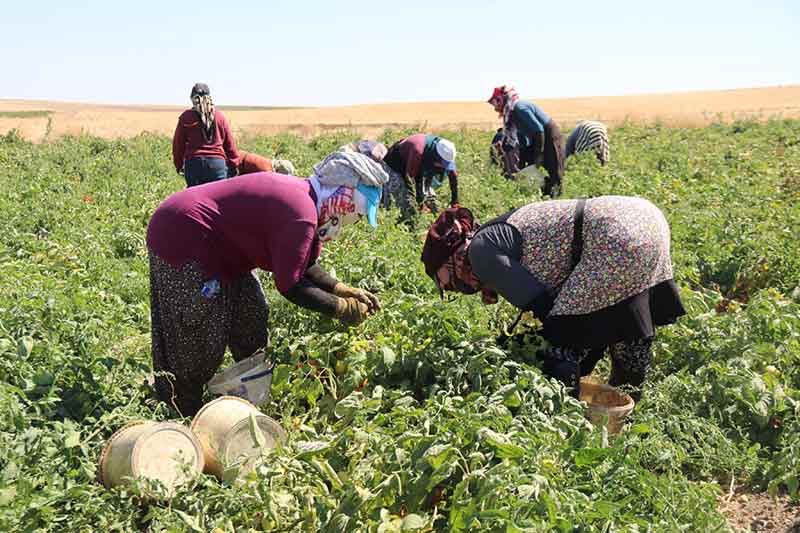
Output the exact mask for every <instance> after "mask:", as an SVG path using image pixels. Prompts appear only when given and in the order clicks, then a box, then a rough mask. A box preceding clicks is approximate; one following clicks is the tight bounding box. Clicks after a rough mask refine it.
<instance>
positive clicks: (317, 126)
mask: <svg viewBox="0 0 800 533" xmlns="http://www.w3.org/2000/svg"><path fill="white" fill-rule="evenodd" d="M522 96H523V98H526V97H528V95H522ZM532 99H534V100H535V101H536V102H537V103H538V104H539V105H541V106H542V107H543V108H544V110H545V111H546V112H547V113H549V114H550V115H551V116H552V117H553V118H554V119H555V120H556V121H557V122H558V123H559V124H560V125H561V126H562V128H564V129H570V128H571V127H572V125H573V124H574V123H575V122H577V121H578V120H581V119H596V120H601V121H603V122H606V123H607V124H610V125H614V124H619V123H621V122H624V121H626V120H630V121H636V122H654V121H661V122H662V123H664V124H669V125H681V126H687V125H688V126H691V125H698V126H699V125H704V124H708V123H710V122H714V121H724V122H730V121H733V120H737V119H744V118H758V119H769V118H773V117H775V118H800V85H789V86H779V87H769V88H756V89H734V90H725V91H697V92H685V93H664V94H647V95H630V96H598V97H586V98H563V99H539V98H532ZM226 103H227V104H234V102H218V104H219V105H220V108H221V109H223V110H224V111H225V114H226V116H227V117H228V119H229V120H230V122H231V124H232V127H233V129H234V132H236V133H238V134H242V133H276V132H280V131H291V132H295V133H298V134H301V135H304V136H310V135H315V134H318V133H320V132H322V131H327V130H331V129H336V128H348V129H351V130H355V131H358V132H359V133H360V134H362V135H375V134H376V133H379V132H380V131H381V130H383V129H384V128H386V127H390V126H418V127H419V128H420V129H423V130H430V129H442V128H458V127H461V126H467V127H473V128H485V129H490V128H493V127H497V126H498V123H499V120H498V118H497V116H496V114H495V113H494V112H493V111H492V109H491V108H490V107H489V105H488V104H485V103H483V102H424V103H397V104H375V105H354V106H344V107H316V108H312V107H308V108H290V109H269V108H258V107H239V108H237V107H235V106H233V108H228V109H226V108H225V104H226ZM183 109H184V107H181V106H134V105H102V104H77V103H66V102H46V101H33V100H2V99H0V134H4V133H6V132H8V131H9V130H11V129H17V130H18V131H19V133H20V134H21V135H22V136H24V137H26V138H28V139H31V140H34V141H41V140H43V139H44V138H46V137H47V136H48V135H49V136H50V137H57V136H60V135H64V134H77V133H80V132H81V131H84V132H87V133H90V134H93V135H98V136H101V137H127V136H132V135H136V134H138V133H141V132H143V131H151V132H157V133H162V134H171V133H172V131H173V129H174V127H175V123H176V120H177V118H178V114H179V113H180V111H182V110H183ZM36 112H39V113H36ZM45 112H48V113H45Z"/></svg>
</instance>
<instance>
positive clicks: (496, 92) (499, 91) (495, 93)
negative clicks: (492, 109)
mask: <svg viewBox="0 0 800 533" xmlns="http://www.w3.org/2000/svg"><path fill="white" fill-rule="evenodd" d="M503 87H505V86H504V85H501V86H500V87H495V88H494V90H493V91H492V96H490V97H489V99H488V100H486V101H487V102H488V103H490V104H491V103H492V101H493V100H496V99H497V98H499V97H500V95H502V94H503Z"/></svg>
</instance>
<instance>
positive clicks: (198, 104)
mask: <svg viewBox="0 0 800 533" xmlns="http://www.w3.org/2000/svg"><path fill="white" fill-rule="evenodd" d="M191 98H192V109H194V111H195V113H197V115H198V116H199V117H200V122H202V124H203V138H205V140H206V142H207V143H210V142H212V141H213V140H214V130H215V126H216V125H215V123H214V102H213V101H212V100H211V91H210V90H209V88H208V85H206V84H205V83H195V84H194V87H192V94H191Z"/></svg>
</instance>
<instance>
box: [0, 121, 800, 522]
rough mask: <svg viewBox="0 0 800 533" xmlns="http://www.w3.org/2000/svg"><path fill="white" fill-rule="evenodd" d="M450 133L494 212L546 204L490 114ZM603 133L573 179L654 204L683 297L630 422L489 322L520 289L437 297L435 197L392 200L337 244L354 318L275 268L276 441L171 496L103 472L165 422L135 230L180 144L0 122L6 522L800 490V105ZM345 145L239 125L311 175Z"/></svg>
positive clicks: (248, 518)
mask: <svg viewBox="0 0 800 533" xmlns="http://www.w3.org/2000/svg"><path fill="white" fill-rule="evenodd" d="M408 133H411V132H410V131H396V130H395V131H387V132H386V133H385V134H384V137H383V140H384V141H386V142H387V143H388V142H390V141H394V140H396V139H399V138H400V137H401V136H403V135H406V134H408ZM442 134H443V135H444V136H446V137H448V138H449V139H451V140H453V141H454V142H455V144H456V146H457V147H458V150H459V153H458V165H459V174H460V183H461V187H460V188H461V203H462V204H463V205H465V206H467V207H470V208H471V209H473V210H474V212H475V213H476V215H477V216H478V218H479V219H480V220H481V221H485V220H488V219H490V218H492V217H494V216H495V215H498V214H501V213H503V212H505V211H507V210H509V209H511V208H512V207H516V206H519V205H522V204H524V203H527V202H530V201H534V200H536V199H538V198H539V192H538V189H536V188H535V187H533V186H532V185H531V184H528V183H520V182H509V181H506V180H505V179H503V177H502V176H501V174H500V172H499V170H498V169H497V168H496V167H493V166H492V165H491V164H490V163H489V157H488V145H489V140H490V139H491V137H492V134H493V132H488V131H471V130H462V131H451V132H442ZM610 136H611V162H610V164H609V165H608V166H606V167H600V166H599V165H598V164H597V162H596V160H595V159H594V157H593V155H590V154H582V155H579V156H577V157H575V158H570V159H569V161H568V162H567V172H566V179H565V197H568V198H569V197H590V196H597V195H603V194H619V195H638V196H643V197H646V198H647V199H649V200H651V201H652V202H653V203H654V204H656V205H657V206H658V207H659V208H660V209H661V210H662V211H663V212H664V214H665V215H666V217H667V219H668V220H669V222H670V225H671V228H672V247H673V253H672V257H673V261H674V264H675V273H676V275H675V278H676V281H677V283H678V285H679V286H680V288H681V292H682V297H683V301H684V305H685V306H686V308H687V311H688V314H687V316H685V317H683V318H682V319H681V320H680V321H679V322H678V323H677V324H676V325H674V326H670V327H666V328H663V329H661V330H659V332H658V336H657V337H656V340H655V344H654V350H655V361H654V365H653V368H652V369H651V372H650V374H649V377H648V380H647V382H646V384H645V389H644V396H643V399H642V402H641V403H640V404H638V405H637V407H636V409H635V410H634V412H633V414H632V416H631V418H630V424H629V425H628V426H627V429H626V431H625V432H623V433H622V434H621V435H619V436H617V437H615V436H609V435H608V434H607V433H606V432H605V431H603V429H602V428H594V427H593V426H592V425H591V424H589V423H588V422H587V421H586V419H585V418H584V416H583V407H582V405H581V404H580V403H578V402H577V401H575V400H573V399H572V398H570V397H568V396H567V395H565V393H564V391H563V389H562V388H561V386H560V385H558V384H557V383H556V382H554V381H551V380H549V379H547V378H545V377H543V375H542V374H541V372H540V371H539V369H538V368H537V366H536V360H535V358H534V357H533V352H534V346H533V345H531V344H525V343H521V342H516V343H512V344H509V345H506V346H505V347H500V346H498V345H497V344H496V342H495V338H496V337H497V335H498V334H499V333H500V331H501V330H502V329H503V328H504V327H507V326H508V325H509V324H510V323H511V322H512V320H513V318H514V317H515V315H516V311H515V309H514V308H512V307H511V306H510V305H509V304H507V303H501V304H499V305H497V306H488V307H485V306H482V305H481V303H480V298H478V297H468V296H461V297H459V298H457V299H456V300H454V301H452V302H444V301H442V300H441V299H440V298H439V294H438V291H437V290H436V288H435V286H434V284H433V282H432V281H431V280H430V279H429V278H427V276H426V275H425V273H424V270H423V267H422V264H421V262H420V260H419V256H420V251H421V246H422V240H423V236H424V231H425V227H426V224H427V223H430V222H431V221H432V220H433V218H432V216H431V215H430V214H426V215H423V219H422V220H421V221H420V224H419V225H418V227H417V228H416V229H414V230H410V229H408V228H407V227H406V226H404V225H402V224H395V223H394V221H395V220H396V219H397V217H398V214H399V213H398V212H397V211H396V210H392V211H388V212H387V211H381V212H380V214H379V223H380V226H379V228H377V230H372V229H371V228H369V227H368V225H367V224H358V225H356V226H353V227H352V228H348V229H347V230H345V231H344V233H343V236H342V238H341V239H339V240H338V241H336V242H333V243H329V244H328V245H326V248H325V250H324V251H323V255H322V258H321V262H322V264H323V265H324V266H325V267H326V268H327V269H329V270H330V271H331V272H332V273H335V275H336V276H337V277H338V278H339V279H341V280H343V281H345V282H347V283H350V284H352V285H354V286H359V287H363V288H368V289H370V290H372V291H373V292H375V293H376V294H378V295H379V297H380V298H381V300H382V303H383V309H382V310H381V311H380V312H379V313H378V314H377V315H375V316H373V317H371V318H370V319H369V320H367V321H366V322H365V323H364V324H362V325H360V326H358V327H354V328H350V329H348V328H346V327H344V326H342V325H340V324H339V323H338V322H335V321H332V320H331V319H328V318H325V317H322V316H319V315H317V314H314V313H312V312H309V311H305V310H303V309H301V308H299V307H296V306H294V305H292V304H291V303H289V302H288V301H286V300H284V299H283V298H282V297H281V296H280V295H279V294H278V293H277V291H276V290H275V288H274V286H273V284H272V282H271V280H270V279H269V274H266V273H261V278H262V281H263V284H264V289H265V293H266V295H267V299H268V301H269V303H270V323H269V331H270V344H271V346H270V353H271V354H272V355H273V357H274V358H275V359H276V360H277V362H278V366H277V369H276V372H275V375H274V380H273V385H272V399H271V401H270V402H269V403H266V404H264V405H262V406H261V410H262V411H263V412H264V413H266V414H268V415H270V416H272V417H273V418H275V419H276V420H278V421H279V422H280V423H281V424H282V425H283V427H284V428H286V430H287V431H288V432H289V435H290V439H289V442H288V444H287V445H286V446H285V447H283V448H282V449H281V450H280V451H278V452H276V453H273V454H271V455H269V456H268V457H266V458H265V460H264V461H263V464H262V465H261V466H259V467H258V468H257V469H256V471H254V472H253V473H252V474H251V475H250V477H249V478H248V479H247V480H246V482H245V483H244V484H242V485H235V486H230V485H225V484H221V483H220V482H218V481H217V480H216V479H215V478H213V477H210V476H207V475H206V476H202V477H201V478H200V479H198V480H197V481H196V483H194V484H192V485H191V486H188V487H185V488H183V489H181V490H180V491H179V492H178V493H177V494H176V495H175V496H174V497H172V498H170V499H168V500H163V501H156V502H154V501H148V500H147V499H146V498H143V497H142V494H141V491H140V489H139V488H115V489H111V490H108V489H105V488H104V487H102V486H101V485H100V484H99V483H97V481H96V475H97V472H96V471H97V460H98V455H99V453H100V449H101V447H102V445H103V443H104V442H105V441H106V439H108V437H109V436H110V435H111V434H112V433H113V432H114V431H115V430H117V429H119V428H120V427H122V426H123V425H124V424H126V423H127V422H129V421H132V420H135V419H141V418H145V419H154V420H166V419H169V417H170V413H169V411H168V410H167V409H166V407H165V406H163V405H159V404H157V403H156V402H155V401H154V400H153V399H152V398H151V396H150V390H149V388H148V387H147V386H146V385H145V380H146V378H147V377H148V375H149V374H151V372H152V369H151V364H150V337H149V330H150V315H149V278H148V264H147V252H146V249H145V244H144V236H145V230H146V227H147V223H148V220H149V218H150V215H151V213H152V212H153V210H154V209H155V207H156V206H157V205H158V204H159V202H160V201H161V200H163V199H164V198H165V197H167V196H168V195H169V194H171V193H172V192H174V191H176V190H179V189H181V188H183V187H184V182H183V178H182V177H180V176H178V175H176V174H175V172H174V168H173V167H172V162H171V157H170V139H169V138H167V137H164V136H157V135H151V134H142V135H139V136H136V137H133V138H128V139H120V140H104V139H100V138H95V137H90V136H77V137H64V138H61V139H58V140H53V141H48V142H45V143H42V144H32V143H29V142H27V141H25V140H23V139H22V138H20V137H19V136H17V135H16V134H15V133H14V132H11V133H9V134H7V135H5V136H2V137H0V227H2V232H0V450H2V453H0V531H87V532H88V531H198V532H208V531H223V532H233V531H236V532H240V531H241V532H246V531H330V532H333V531H337V532H338V531H343V532H344V531H381V532H389V531H431V530H433V531H500V532H508V533H512V532H528V531H552V530H555V531H650V530H652V531H677V530H689V531H712V530H719V529H722V530H725V529H726V528H727V527H728V526H727V525H726V521H725V518H724V517H723V515H722V514H721V513H720V512H719V510H718V500H719V498H720V496H723V495H724V494H726V493H727V492H728V491H729V490H730V488H731V487H734V488H738V489H742V490H747V491H752V492H763V491H771V492H772V493H782V494H789V495H790V496H792V497H793V498H795V499H796V498H798V497H800V492H799V491H800V489H799V485H800V121H788V120H787V121H770V122H764V123H759V122H737V123H734V124H728V125H722V124H718V125H711V126H708V127H704V128H683V129H681V128H668V127H663V126H659V125H649V126H644V125H634V124H626V125H623V126H620V127H617V128H614V129H612V130H611V132H610ZM349 140H352V136H351V135H348V134H347V133H345V132H343V133H336V134H331V135H327V136H323V137H317V138H314V139H311V140H304V139H302V138H300V137H295V136H291V135H279V136H272V137H244V138H241V139H239V146H240V148H242V149H245V150H248V151H253V152H256V153H260V154H262V155H264V156H267V157H280V158H285V159H290V160H292V161H293V162H294V164H295V166H296V167H297V169H298V172H299V173H300V174H301V175H307V174H308V173H309V172H310V171H311V167H312V165H313V164H314V163H316V162H317V161H319V160H320V159H322V158H323V157H324V156H325V155H326V154H327V153H329V152H331V151H332V150H334V149H335V148H336V147H338V146H339V145H341V144H343V143H344V142H345V141H349ZM448 195H449V192H448V191H447V190H446V186H445V188H444V191H443V192H440V196H444V197H447V196H448ZM523 328H527V329H528V330H530V331H535V324H534V323H533V322H532V320H530V319H526V320H525V321H524V323H523ZM531 338H534V339H535V336H532V337H531ZM227 361H228V362H230V359H228V360H227ZM595 372H597V373H599V374H600V375H601V376H603V375H607V372H608V362H607V360H606V361H604V362H603V363H602V364H601V365H600V366H599V368H598V370H596V371H595Z"/></svg>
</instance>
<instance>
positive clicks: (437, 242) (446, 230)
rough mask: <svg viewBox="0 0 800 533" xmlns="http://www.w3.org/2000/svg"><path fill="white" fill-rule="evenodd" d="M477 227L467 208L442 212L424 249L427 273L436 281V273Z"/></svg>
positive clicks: (423, 256) (423, 258) (455, 208)
mask: <svg viewBox="0 0 800 533" xmlns="http://www.w3.org/2000/svg"><path fill="white" fill-rule="evenodd" d="M477 227H478V224H477V222H476V221H475V217H473V216H472V211H470V210H469V209H467V208H466V207H450V208H448V209H445V210H444V211H442V213H441V214H440V215H439V217H438V218H437V219H436V221H435V222H434V223H433V225H432V226H431V227H430V229H429V230H428V236H427V237H426V238H425V245H424V246H423V247H422V257H421V259H422V262H423V263H424V264H425V273H427V274H428V276H430V277H431V278H432V279H433V280H434V281H435V280H436V272H437V271H438V270H439V269H440V268H441V267H442V265H444V264H445V263H446V262H447V260H448V259H450V257H451V256H452V255H453V254H454V253H455V251H456V250H457V249H458V247H459V246H461V245H462V244H463V243H464V242H465V241H466V240H467V237H468V236H469V235H470V234H471V233H472V232H473V231H475V230H476V229H477Z"/></svg>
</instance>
